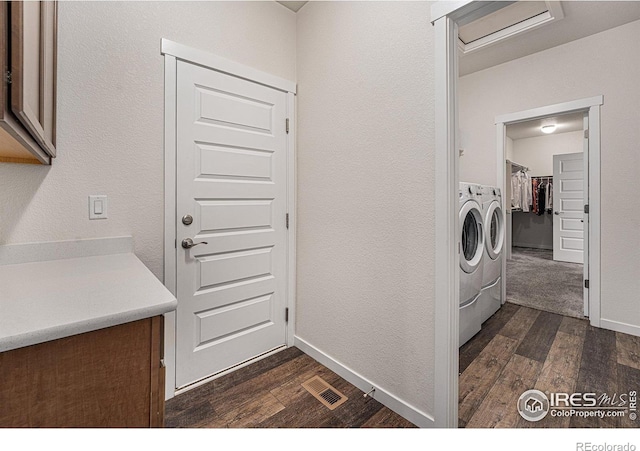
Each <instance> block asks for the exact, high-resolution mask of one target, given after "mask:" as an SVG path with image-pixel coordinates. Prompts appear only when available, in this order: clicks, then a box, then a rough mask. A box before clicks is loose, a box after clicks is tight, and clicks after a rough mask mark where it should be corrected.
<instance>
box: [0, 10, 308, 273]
mask: <svg viewBox="0 0 640 451" xmlns="http://www.w3.org/2000/svg"><path fill="white" fill-rule="evenodd" d="M59 8H60V9H59V44H58V155H59V156H58V158H56V159H55V160H54V162H53V166H52V167H44V166H33V165H16V164H6V163H0V192H1V193H2V201H0V244H7V243H20V242H31V241H48V240H66V239H75V238H94V237H106V236H116V235H133V238H134V242H135V252H136V254H137V255H138V256H139V257H140V258H141V259H142V261H143V262H144V263H145V264H146V265H147V266H148V267H149V268H150V269H151V270H152V271H153V273H154V274H155V275H156V276H158V277H159V278H160V279H162V268H163V262H162V252H163V251H162V245H163V208H164V204H163V203H164V194H163V177H164V175H163V174H164V172H163V171H164V169H163V158H164V154H163V130H164V111H163V100H164V97H163V96H164V78H163V71H164V66H163V57H162V56H161V55H160V39H161V38H163V37H164V38H168V39H171V40H174V41H177V42H180V43H182V44H186V45H190V46H193V47H196V48H200V49H204V50H207V51H210V52H213V53H216V54H218V55H220V56H223V57H226V58H229V59H232V60H235V61H238V62H240V63H243V64H246V65H249V66H253V67H255V68H257V69H260V70H263V71H265V72H270V73H272V74H274V75H278V76H280V77H283V78H287V79H290V80H295V76H296V73H295V70H296V67H295V52H296V47H295V38H296V36H295V33H296V23H295V20H296V18H295V14H294V13H293V12H292V11H289V10H288V9H286V8H284V7H283V6H281V5H279V4H277V3H275V2H198V3H191V2H60V4H59ZM90 194H106V195H108V196H109V219H107V220H98V221H89V219H88V199H87V197H88V196H89V195H90Z"/></svg>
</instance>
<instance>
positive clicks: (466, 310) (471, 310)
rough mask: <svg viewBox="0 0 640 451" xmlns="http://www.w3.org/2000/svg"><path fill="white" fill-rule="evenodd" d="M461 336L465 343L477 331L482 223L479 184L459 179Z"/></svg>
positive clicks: (480, 280) (460, 344)
mask: <svg viewBox="0 0 640 451" xmlns="http://www.w3.org/2000/svg"><path fill="white" fill-rule="evenodd" d="M459 197H460V335H459V337H460V340H459V343H458V346H462V345H463V344H465V343H466V342H467V341H469V339H470V338H471V337H473V336H474V335H475V334H477V333H478V332H480V327H481V324H482V321H481V314H480V313H481V312H480V310H479V308H478V305H479V304H478V298H479V297H480V292H481V290H482V271H483V267H482V262H483V257H484V239H485V236H484V227H483V214H482V203H481V202H482V199H481V197H482V190H481V186H480V185H476V184H472V183H464V182H461V183H460V189H459Z"/></svg>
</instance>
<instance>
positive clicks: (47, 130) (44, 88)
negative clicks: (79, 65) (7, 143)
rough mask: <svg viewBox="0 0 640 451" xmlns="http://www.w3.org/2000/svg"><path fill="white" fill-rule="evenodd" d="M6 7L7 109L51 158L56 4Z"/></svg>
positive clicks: (54, 105)
mask: <svg viewBox="0 0 640 451" xmlns="http://www.w3.org/2000/svg"><path fill="white" fill-rule="evenodd" d="M10 8H11V109H12V111H13V113H14V114H15V115H16V117H17V118H18V119H19V120H20V122H22V124H23V125H24V127H25V128H26V129H27V130H28V131H29V133H30V134H31V135H32V136H33V138H34V139H35V140H36V141H37V142H38V143H39V144H40V145H41V146H42V148H43V149H44V150H45V151H46V152H47V153H48V154H49V155H51V156H52V157H55V155H56V148H55V125H56V118H55V112H56V100H55V98H56V53H57V52H56V35H57V4H56V2H52V1H42V2H37V1H29V2H11V3H10Z"/></svg>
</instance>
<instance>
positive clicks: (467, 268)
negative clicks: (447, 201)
mask: <svg viewBox="0 0 640 451" xmlns="http://www.w3.org/2000/svg"><path fill="white" fill-rule="evenodd" d="M460 228H461V229H462V233H461V243H460V244H461V245H462V249H461V252H460V268H462V270H463V271H464V272H466V273H472V272H474V271H475V270H476V268H477V267H478V265H479V264H480V261H481V259H482V253H483V252H484V232H483V228H482V213H481V212H480V205H478V203H477V202H474V201H468V202H466V203H465V204H464V205H463V206H462V208H461V209H460Z"/></svg>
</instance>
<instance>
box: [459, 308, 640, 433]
mask: <svg viewBox="0 0 640 451" xmlns="http://www.w3.org/2000/svg"><path fill="white" fill-rule="evenodd" d="M531 388H536V389H538V390H540V391H543V392H545V391H546V392H565V393H573V392H595V393H598V394H600V393H607V394H609V395H612V394H614V393H618V394H620V393H626V392H628V391H629V390H637V391H640V338H639V337H633V336H630V335H627V334H622V333H619V332H612V331H609V330H605V329H598V328H594V327H592V326H591V325H589V323H588V321H586V320H580V319H576V318H570V317H564V316H561V315H557V314H554V313H549V312H542V311H539V310H534V309H531V308H528V307H520V306H517V305H515V304H511V303H506V304H504V305H503V307H502V308H501V309H500V310H499V311H498V312H497V313H496V314H495V315H493V316H492V317H491V318H489V319H488V320H487V321H486V322H485V323H484V324H483V326H482V330H481V331H480V332H479V333H478V334H477V335H476V336H475V337H473V338H472V339H471V340H470V341H469V342H467V343H466V344H465V345H464V346H462V347H461V348H460V380H459V389H460V392H459V394H460V396H459V427H469V428H492V427H511V428H513V427H515V428H537V427H541V428H567V427H580V428H591V427H607V428H612V427H640V420H636V421H632V420H630V419H629V418H628V416H625V417H622V418H612V417H609V418H607V417H605V418H602V419H600V418H578V417H573V418H568V417H566V418H559V417H552V416H551V415H547V416H546V417H545V418H544V419H543V420H541V421H538V422H535V423H532V422H529V421H526V420H524V419H523V418H521V417H520V415H519V414H518V412H517V408H516V403H517V400H518V398H519V397H520V395H521V394H522V393H523V392H524V391H525V390H528V389H531Z"/></svg>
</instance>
